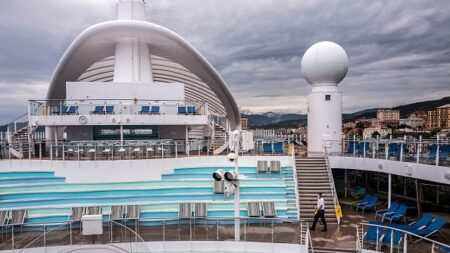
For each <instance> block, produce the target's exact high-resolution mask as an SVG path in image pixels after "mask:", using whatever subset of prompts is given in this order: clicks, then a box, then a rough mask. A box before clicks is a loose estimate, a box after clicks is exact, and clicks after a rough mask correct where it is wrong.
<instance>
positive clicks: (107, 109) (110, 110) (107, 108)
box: [105, 105, 114, 114]
mask: <svg viewBox="0 0 450 253" xmlns="http://www.w3.org/2000/svg"><path fill="white" fill-rule="evenodd" d="M105 114H114V106H113V105H107V106H105Z"/></svg>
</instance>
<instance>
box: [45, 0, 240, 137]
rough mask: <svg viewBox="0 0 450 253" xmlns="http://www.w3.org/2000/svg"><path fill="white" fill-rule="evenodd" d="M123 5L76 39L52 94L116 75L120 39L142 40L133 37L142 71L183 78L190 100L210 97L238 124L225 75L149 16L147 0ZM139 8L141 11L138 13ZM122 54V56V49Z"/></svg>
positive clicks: (170, 79) (162, 78) (159, 78)
mask: <svg viewBox="0 0 450 253" xmlns="http://www.w3.org/2000/svg"><path fill="white" fill-rule="evenodd" d="M125 4H132V6H131V10H130V8H125V7H123V6H121V5H125ZM136 4H137V5H136ZM118 6H119V8H118V18H119V19H118V20H113V21H107V22H103V23H99V24H96V25H93V26H91V27H89V28H87V29H86V30H85V31H83V32H82V33H81V34H80V35H79V36H78V37H77V38H76V39H75V40H74V41H73V42H72V44H71V45H70V46H69V48H68V49H67V50H66V52H65V53H64V55H63V57H62V58H61V60H60V61H59V63H58V65H57V67H56V69H55V72H54V75H53V77H52V80H51V83H50V87H49V90H48V93H47V99H48V100H51V99H58V100H60V99H65V98H66V83H67V82H113V81H115V75H116V74H117V73H115V72H117V71H118V70H117V67H118V62H117V58H118V55H119V54H120V53H123V52H124V51H123V49H122V48H119V46H118V45H121V44H120V43H122V42H123V41H124V40H127V39H131V40H133V41H135V42H136V41H137V43H138V45H137V46H135V45H132V44H131V43H134V42H129V43H130V44H127V45H126V46H129V48H128V49H127V50H128V51H130V52H132V54H136V50H138V51H137V54H138V57H140V58H139V59H138V61H139V64H141V65H140V66H139V67H138V68H137V71H141V72H142V71H145V72H150V73H146V74H147V77H148V78H147V79H152V80H149V81H150V82H159V83H174V82H177V83H183V84H184V85H185V98H186V100H193V101H202V102H205V103H207V104H208V107H209V111H210V112H211V113H213V114H215V115H218V116H222V117H226V118H227V119H228V121H229V124H230V128H231V129H236V128H237V127H239V124H240V115H239V109H238V107H237V104H236V102H235V100H234V99H233V97H232V95H231V93H230V91H229V90H228V88H227V86H226V84H225V81H224V80H223V79H222V78H221V76H220V75H219V73H218V72H217V71H216V70H215V69H214V67H213V66H212V65H211V64H210V63H209V62H208V61H207V60H206V58H205V57H203V56H202V55H201V54H200V53H199V52H198V51H197V50H196V49H194V48H193V47H192V46H191V45H190V44H189V43H188V42H187V41H186V40H184V39H183V38H181V37H180V36H179V35H177V34H176V33H174V32H172V31H170V30H168V29H166V28H164V27H162V26H159V25H156V24H153V23H150V22H147V21H145V19H146V17H145V15H146V4H145V2H143V1H122V2H119V4H118ZM142 6H143V7H142ZM138 7H139V8H141V9H139V8H138ZM121 8H122V10H121ZM133 8H134V9H133ZM121 11H122V14H123V13H124V12H127V11H130V15H129V16H128V17H127V13H125V15H122V17H121ZM139 11H140V12H139ZM136 13H137V15H141V17H138V18H136ZM123 16H125V17H123ZM142 16H144V17H145V18H143V17H142ZM139 19H141V20H139ZM142 19H144V20H142ZM143 48H144V49H145V50H143ZM119 50H122V51H119ZM139 54H140V55H139ZM143 54H148V56H145V57H147V58H149V59H150V64H147V65H145V64H142V62H143V61H142V59H144V63H145V57H143ZM119 57H122V59H123V55H122V56H120V55H119ZM149 65H150V66H149ZM121 66H126V64H125V65H124V64H123V63H122V65H121ZM132 71H136V70H132ZM138 74H139V73H138ZM144 81H146V80H145V78H144ZM147 81H148V80H147ZM132 86H133V83H130V88H132Z"/></svg>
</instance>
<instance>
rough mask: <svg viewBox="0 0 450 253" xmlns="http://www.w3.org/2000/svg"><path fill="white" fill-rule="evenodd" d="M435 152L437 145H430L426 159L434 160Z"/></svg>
mask: <svg viewBox="0 0 450 253" xmlns="http://www.w3.org/2000/svg"><path fill="white" fill-rule="evenodd" d="M436 153H437V145H436V144H433V146H431V149H430V152H428V157H427V158H428V159H430V160H436Z"/></svg>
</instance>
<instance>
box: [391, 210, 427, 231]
mask: <svg viewBox="0 0 450 253" xmlns="http://www.w3.org/2000/svg"><path fill="white" fill-rule="evenodd" d="M433 219H434V217H433V215H431V214H424V215H423V216H422V218H420V219H418V220H417V221H415V222H411V223H409V224H408V225H401V224H391V225H390V226H393V227H395V228H398V229H402V230H407V231H411V230H418V229H423V228H425V227H426V226H427V225H428V224H429V223H430V222H431V221H432V220H433Z"/></svg>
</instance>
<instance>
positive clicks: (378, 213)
mask: <svg viewBox="0 0 450 253" xmlns="http://www.w3.org/2000/svg"><path fill="white" fill-rule="evenodd" d="M398 207H399V204H398V203H397V201H394V202H392V203H391V206H390V207H389V208H387V209H384V210H379V211H376V213H375V220H376V219H377V216H380V217H381V220H382V221H383V220H384V216H386V215H393V214H394V213H395V211H397V209H398Z"/></svg>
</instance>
